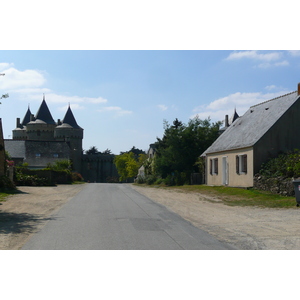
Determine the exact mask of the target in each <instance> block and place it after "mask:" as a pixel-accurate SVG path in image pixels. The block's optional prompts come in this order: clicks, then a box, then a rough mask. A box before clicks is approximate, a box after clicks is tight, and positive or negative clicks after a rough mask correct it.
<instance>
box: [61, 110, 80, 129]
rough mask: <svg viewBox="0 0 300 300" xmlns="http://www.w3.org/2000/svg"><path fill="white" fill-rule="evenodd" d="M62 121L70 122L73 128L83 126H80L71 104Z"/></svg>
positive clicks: (64, 122)
mask: <svg viewBox="0 0 300 300" xmlns="http://www.w3.org/2000/svg"><path fill="white" fill-rule="evenodd" d="M62 122H63V124H69V125H70V126H72V127H73V128H81V127H79V126H78V124H77V122H76V120H75V117H74V115H73V113H72V110H71V108H70V106H69V108H68V110H67V112H66V115H65V117H64V119H63V121H62Z"/></svg>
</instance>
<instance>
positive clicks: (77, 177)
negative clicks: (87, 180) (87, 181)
mask: <svg viewBox="0 0 300 300" xmlns="http://www.w3.org/2000/svg"><path fill="white" fill-rule="evenodd" d="M72 181H73V182H74V181H84V179H83V177H82V176H81V174H80V173H78V172H73V173H72Z"/></svg>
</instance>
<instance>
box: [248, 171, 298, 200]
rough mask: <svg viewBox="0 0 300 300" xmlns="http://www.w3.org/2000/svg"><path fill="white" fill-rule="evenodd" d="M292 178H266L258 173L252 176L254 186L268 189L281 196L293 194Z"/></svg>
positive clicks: (259, 188) (264, 189) (263, 189)
mask: <svg viewBox="0 0 300 300" xmlns="http://www.w3.org/2000/svg"><path fill="white" fill-rule="evenodd" d="M293 180H294V179H293V178H286V177H274V178H266V177H264V176H262V175H260V174H256V175H255V176H254V186H253V187H254V188H255V189H258V190H262V191H269V192H272V193H274V194H280V195H283V196H295V191H294V184H293Z"/></svg>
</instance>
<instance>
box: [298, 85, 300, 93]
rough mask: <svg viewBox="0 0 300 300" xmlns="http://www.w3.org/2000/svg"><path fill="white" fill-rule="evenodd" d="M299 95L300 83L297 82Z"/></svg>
mask: <svg viewBox="0 0 300 300" xmlns="http://www.w3.org/2000/svg"><path fill="white" fill-rule="evenodd" d="M299 95H300V83H298V96H299Z"/></svg>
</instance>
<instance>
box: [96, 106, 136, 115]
mask: <svg viewBox="0 0 300 300" xmlns="http://www.w3.org/2000/svg"><path fill="white" fill-rule="evenodd" d="M98 112H101V113H102V112H108V113H110V112H113V113H114V115H115V116H116V117H121V116H124V115H128V114H132V111H130V110H124V109H122V108H121V107H119V106H106V107H103V108H101V109H98Z"/></svg>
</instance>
